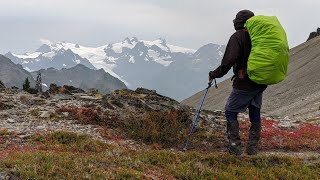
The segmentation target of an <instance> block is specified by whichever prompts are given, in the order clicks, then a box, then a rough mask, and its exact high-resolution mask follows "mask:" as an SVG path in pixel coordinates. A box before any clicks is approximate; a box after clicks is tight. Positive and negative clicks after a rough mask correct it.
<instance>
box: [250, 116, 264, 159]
mask: <svg viewBox="0 0 320 180" xmlns="http://www.w3.org/2000/svg"><path fill="white" fill-rule="evenodd" d="M260 134H261V122H260V121H259V122H251V127H250V133H249V142H248V146H247V154H248V155H257V153H258V143H259V140H260Z"/></svg>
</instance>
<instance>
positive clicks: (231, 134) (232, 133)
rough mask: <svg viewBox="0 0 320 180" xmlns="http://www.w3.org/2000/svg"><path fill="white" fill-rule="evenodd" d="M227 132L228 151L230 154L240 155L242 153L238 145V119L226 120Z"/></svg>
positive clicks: (239, 143) (239, 142)
mask: <svg viewBox="0 0 320 180" xmlns="http://www.w3.org/2000/svg"><path fill="white" fill-rule="evenodd" d="M227 133H228V139H229V145H228V151H229V154H231V155H236V156H240V155H241V154H242V152H241V149H240V145H241V141H240V136H239V123H238V121H229V122H227Z"/></svg>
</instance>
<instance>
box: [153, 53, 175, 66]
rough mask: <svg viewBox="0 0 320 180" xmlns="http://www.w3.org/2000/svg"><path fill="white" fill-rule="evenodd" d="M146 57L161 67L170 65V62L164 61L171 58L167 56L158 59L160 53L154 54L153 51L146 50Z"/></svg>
mask: <svg viewBox="0 0 320 180" xmlns="http://www.w3.org/2000/svg"><path fill="white" fill-rule="evenodd" d="M148 55H149V57H151V58H152V59H153V60H154V61H155V62H157V63H159V64H161V65H163V66H166V67H167V66H169V65H170V64H171V63H172V61H165V59H169V58H171V57H170V56H167V57H163V58H161V57H159V56H160V53H158V52H156V51H154V50H150V49H149V50H148Z"/></svg>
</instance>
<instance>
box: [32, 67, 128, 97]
mask: <svg viewBox="0 0 320 180" xmlns="http://www.w3.org/2000/svg"><path fill="white" fill-rule="evenodd" d="M37 72H41V76H42V84H43V85H44V86H43V89H44V90H47V89H48V88H49V85H50V84H56V85H58V86H63V85H71V86H74V87H77V88H81V89H83V90H86V91H87V90H89V89H97V90H99V92H101V93H103V94H109V93H111V92H112V91H114V90H116V89H126V88H127V87H126V85H125V84H124V83H123V82H122V81H120V80H119V79H117V78H115V77H113V76H111V75H110V74H109V73H106V72H105V71H104V70H103V69H100V70H93V69H90V68H88V67H86V66H84V65H82V64H78V65H76V66H74V67H72V68H68V69H66V68H63V69H61V70H57V69H54V68H48V69H41V70H39V71H36V72H33V73H32V75H33V77H34V79H36V77H37Z"/></svg>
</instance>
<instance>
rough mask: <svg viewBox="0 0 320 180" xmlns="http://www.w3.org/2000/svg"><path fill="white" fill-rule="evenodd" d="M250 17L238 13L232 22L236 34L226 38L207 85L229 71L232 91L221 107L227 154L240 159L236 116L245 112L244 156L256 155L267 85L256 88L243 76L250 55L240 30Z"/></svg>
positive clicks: (247, 38) (247, 39) (248, 42)
mask: <svg viewBox="0 0 320 180" xmlns="http://www.w3.org/2000/svg"><path fill="white" fill-rule="evenodd" d="M253 16H254V13H253V12H251V11H249V10H242V11H240V12H238V13H237V15H236V18H235V19H234V20H233V23H234V28H235V30H236V32H235V33H234V34H233V35H232V36H231V37H230V40H229V42H228V44H227V47H226V51H225V54H224V56H223V59H222V62H221V65H220V66H219V67H218V68H217V69H215V70H214V71H210V72H209V81H210V82H212V80H213V79H215V78H221V77H223V76H224V75H226V74H227V73H228V71H229V70H230V69H231V67H233V71H234V74H235V75H234V76H233V78H232V80H233V85H232V86H233V90H232V92H231V95H230V97H229V99H228V101H227V103H226V106H225V116H226V119H227V134H228V140H229V144H228V151H229V153H230V154H234V155H237V156H239V155H241V154H242V151H241V149H240V145H241V141H240V136H239V122H238V120H237V115H238V113H239V112H245V111H246V109H249V118H250V121H251V127H250V133H249V142H248V145H247V148H246V152H247V154H248V155H256V154H257V148H258V142H259V139H260V132H261V117H260V109H261V104H262V94H263V91H264V90H265V89H266V88H267V85H260V84H257V83H255V82H253V81H252V80H250V79H249V77H248V75H247V73H246V72H247V61H248V58H249V55H250V52H251V39H250V36H249V33H248V31H247V30H246V29H245V28H244V24H245V23H246V21H247V20H248V19H249V18H251V17H253Z"/></svg>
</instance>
